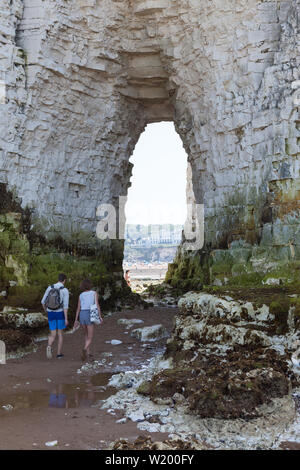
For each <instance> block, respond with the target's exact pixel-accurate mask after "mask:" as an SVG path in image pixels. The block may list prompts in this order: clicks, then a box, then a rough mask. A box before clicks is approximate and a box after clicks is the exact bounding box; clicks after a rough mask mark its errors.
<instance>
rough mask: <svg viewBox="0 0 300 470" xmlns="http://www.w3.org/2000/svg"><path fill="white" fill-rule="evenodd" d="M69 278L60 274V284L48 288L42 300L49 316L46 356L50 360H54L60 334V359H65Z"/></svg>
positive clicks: (58, 354) (58, 349)
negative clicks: (54, 351)
mask: <svg viewBox="0 0 300 470" xmlns="http://www.w3.org/2000/svg"><path fill="white" fill-rule="evenodd" d="M66 280H67V276H66V275H65V274H59V276H58V282H57V283H56V284H53V285H51V286H49V287H47V289H46V291H45V293H44V296H43V298H42V302H41V303H42V305H43V308H44V310H45V312H46V313H47V315H48V323H49V329H50V335H49V337H48V346H47V349H46V355H47V358H48V359H51V358H52V345H53V343H54V341H55V338H56V332H57V333H58V347H57V355H56V357H57V358H58V359H61V358H62V357H63V354H62V347H63V330H64V329H65V328H66V327H67V326H68V308H69V291H68V289H67V288H66V287H65V283H66Z"/></svg>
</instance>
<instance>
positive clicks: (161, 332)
mask: <svg viewBox="0 0 300 470" xmlns="http://www.w3.org/2000/svg"><path fill="white" fill-rule="evenodd" d="M131 336H132V337H133V338H137V339H139V340H140V341H142V342H146V341H158V340H160V339H162V338H165V337H166V336H168V332H167V330H166V329H165V328H164V327H163V325H152V326H145V327H144V328H137V329H135V330H133V331H132V332H131Z"/></svg>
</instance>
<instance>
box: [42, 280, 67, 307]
mask: <svg viewBox="0 0 300 470" xmlns="http://www.w3.org/2000/svg"><path fill="white" fill-rule="evenodd" d="M61 289H63V287H59V288H58V289H56V288H55V287H54V285H52V286H51V289H50V291H49V293H48V295H47V297H46V300H45V306H46V308H49V309H50V310H58V309H59V308H62V307H63V302H61V300H60V290H61Z"/></svg>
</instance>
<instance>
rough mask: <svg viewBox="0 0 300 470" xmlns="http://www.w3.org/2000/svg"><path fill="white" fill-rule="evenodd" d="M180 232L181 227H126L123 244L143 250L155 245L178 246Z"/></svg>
mask: <svg viewBox="0 0 300 470" xmlns="http://www.w3.org/2000/svg"><path fill="white" fill-rule="evenodd" d="M182 230H183V226H181V225H180V226H178V225H176V226H174V225H158V226H157V225H155V226H153V225H149V226H140V225H137V226H126V231H125V233H126V238H125V243H126V244H129V245H131V246H137V247H145V248H148V247H151V246H157V245H179V244H180V242H181V237H182Z"/></svg>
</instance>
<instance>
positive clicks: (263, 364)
mask: <svg viewBox="0 0 300 470" xmlns="http://www.w3.org/2000/svg"><path fill="white" fill-rule="evenodd" d="M225 297H226V298H225ZM179 307H180V314H179V315H177V316H176V317H175V321H174V328H173V332H172V336H171V338H170V339H169V340H167V347H166V351H165V353H164V356H163V357H161V358H160V357H157V358H155V359H153V360H152V361H151V362H150V364H149V366H147V367H145V368H144V369H141V370H139V371H135V372H127V373H123V374H119V375H116V376H113V377H112V378H111V384H113V386H114V387H116V388H120V389H121V390H120V391H119V392H118V393H117V394H116V395H113V396H111V397H110V398H109V399H107V400H106V401H105V402H104V404H103V405H102V407H103V408H110V409H123V410H124V412H125V414H126V416H127V418H129V419H131V420H133V421H134V422H136V423H137V425H138V427H139V429H143V430H148V431H150V432H168V433H170V434H169V435H170V436H172V437H174V436H177V437H178V436H179V437H180V438H184V439H190V438H191V437H192V436H193V437H196V438H197V439H199V440H200V441H202V440H203V438H204V440H205V442H206V443H209V444H210V445H213V446H216V447H217V448H233V449H246V448H249V449H250V448H252V449H253V448H258V447H259V448H271V447H274V448H276V446H278V445H279V443H280V439H281V437H280V436H281V435H284V433H285V434H286V435H289V432H288V431H287V430H288V429H291V435H293V436H294V435H295V432H296V433H297V431H295V430H297V429H299V415H298V414H297V408H296V404H295V400H294V399H293V397H292V395H291V390H292V389H293V388H294V387H297V386H299V378H300V370H298V368H297V367H295V365H294V364H293V361H292V360H291V359H292V355H293V354H295V352H296V351H297V347H298V339H297V338H298V337H299V330H298V324H297V321H296V322H295V311H294V310H293V308H291V309H290V311H289V312H288V315H287V319H288V320H287V330H286V332H285V333H284V334H278V325H277V323H276V314H274V313H272V312H271V311H270V307H269V306H268V305H267V304H262V305H261V304H259V305H257V304H256V303H255V302H251V301H248V302H247V301H245V300H244V301H242V300H241V301H237V300H233V299H232V298H231V297H230V296H229V295H226V296H223V297H222V296H220V297H218V296H216V295H212V294H209V293H205V292H204V293H193V292H191V293H189V294H186V295H185V296H184V297H183V298H182V299H181V300H180V302H179ZM124 389H125V390H124ZM292 428H293V429H292ZM294 429H295V430H294ZM292 431H293V432H292Z"/></svg>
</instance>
